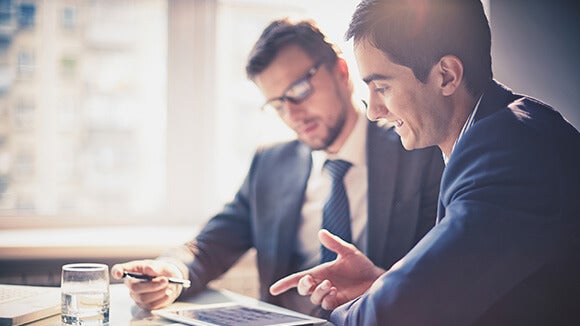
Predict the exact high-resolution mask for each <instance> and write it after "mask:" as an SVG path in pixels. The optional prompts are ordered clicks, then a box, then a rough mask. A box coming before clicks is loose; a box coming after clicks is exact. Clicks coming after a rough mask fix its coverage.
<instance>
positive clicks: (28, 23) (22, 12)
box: [18, 3, 36, 29]
mask: <svg viewBox="0 0 580 326" xmlns="http://www.w3.org/2000/svg"><path fill="white" fill-rule="evenodd" d="M35 15H36V5H35V4H34V3H21V4H19V5H18V25H19V27H20V28H22V29H30V28H33V27H34V21H35Z"/></svg>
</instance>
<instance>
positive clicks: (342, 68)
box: [334, 57, 349, 81]
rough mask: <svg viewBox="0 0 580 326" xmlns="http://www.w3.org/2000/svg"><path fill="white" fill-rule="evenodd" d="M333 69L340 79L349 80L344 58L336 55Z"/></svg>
mask: <svg viewBox="0 0 580 326" xmlns="http://www.w3.org/2000/svg"><path fill="white" fill-rule="evenodd" d="M334 69H335V72H336V76H337V77H339V78H340V80H347V81H348V80H349V72H348V65H347V64H346V60H344V58H341V57H338V60H337V61H336V65H335V68H334Z"/></svg>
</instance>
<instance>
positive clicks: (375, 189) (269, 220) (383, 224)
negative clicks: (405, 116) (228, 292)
mask: <svg viewBox="0 0 580 326" xmlns="http://www.w3.org/2000/svg"><path fill="white" fill-rule="evenodd" d="M311 165H312V161H311V150H310V148H309V147H307V146H306V145H305V144H303V143H302V142H300V141H297V140H295V141H290V142H286V143H282V144H277V145H274V146H270V147H266V148H262V149H260V150H258V151H257V153H256V154H255V156H254V158H253V160H252V164H251V167H250V170H249V172H248V175H247V176H246V178H245V180H244V182H243V184H242V186H241V188H240V189H239V191H238V192H237V194H236V195H235V198H234V200H233V201H232V202H230V203H228V204H227V205H226V206H225V207H224V209H223V211H222V212H220V213H219V214H217V215H216V216H215V217H213V218H212V219H211V220H210V221H209V222H208V223H207V225H206V226H205V227H204V228H203V230H202V231H201V232H200V233H199V235H198V236H197V237H196V239H195V240H194V241H192V242H190V243H188V244H187V245H186V246H184V247H183V248H182V250H181V251H180V252H177V251H173V252H172V253H170V254H168V255H169V256H171V257H173V258H177V259H179V260H180V261H182V262H184V263H185V264H186V265H187V266H188V269H189V271H188V273H189V277H190V279H192V280H193V282H192V283H193V284H194V285H195V286H192V289H191V290H190V291H189V292H192V291H193V292H195V291H199V290H200V289H202V288H203V286H205V285H206V283H208V282H209V281H211V280H213V279H215V278H217V277H219V276H220V275H221V274H223V273H224V272H226V271H227V270H228V269H229V268H230V267H231V266H232V265H233V264H234V263H235V262H236V261H237V260H238V259H239V258H240V257H241V256H242V255H243V254H244V253H245V252H246V251H247V250H248V249H250V248H252V247H254V248H256V251H257V263H258V272H259V277H260V297H261V299H263V300H265V301H268V302H271V303H276V304H280V305H284V306H287V307H289V308H292V309H298V310H299V307H297V306H292V301H291V300H286V299H288V298H287V297H286V296H287V295H292V294H291V293H290V294H285V295H281V296H277V297H273V296H272V295H270V293H269V291H268V288H269V287H270V285H271V284H273V283H274V282H275V281H276V280H278V279H280V278H282V277H284V276H287V275H289V274H291V273H294V272H297V271H298V266H297V265H298V264H297V261H296V259H295V258H296V253H295V249H296V241H297V229H298V223H299V221H300V214H301V210H302V203H303V201H304V193H305V190H306V184H307V181H308V178H309V175H310V170H311ZM367 165H368V194H369V196H368V223H367V232H368V236H367V241H368V243H367V248H368V250H367V252H366V254H367V255H368V256H369V257H370V258H371V259H372V261H373V262H374V263H375V264H377V265H379V266H382V267H383V268H389V267H390V266H391V265H392V264H393V263H394V262H396V261H397V260H398V259H400V258H401V257H402V256H403V255H404V254H405V253H407V251H409V250H410V249H411V248H412V247H413V246H414V245H415V244H416V243H417V242H418V241H419V240H420V239H421V238H422V237H423V235H425V233H427V231H428V230H429V229H431V227H433V225H434V224H435V219H436V211H437V198H438V194H439V186H440V181H441V174H442V171H443V160H442V155H441V152H440V150H439V149H438V148H436V147H431V148H428V149H424V150H418V151H406V150H405V149H404V148H403V147H402V145H401V142H400V138H399V136H398V135H397V134H396V133H395V132H394V131H393V130H392V129H387V128H385V127H379V126H378V125H377V124H376V123H371V122H369V126H368V130H367ZM312 241H315V242H318V239H316V238H315V239H312ZM164 258H167V257H164ZM186 272H187V271H186ZM290 292H291V291H290ZM294 295H295V294H294ZM300 299H301V300H303V301H308V298H300ZM302 312H306V313H310V312H311V311H302Z"/></svg>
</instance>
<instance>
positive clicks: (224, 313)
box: [152, 302, 326, 326]
mask: <svg viewBox="0 0 580 326" xmlns="http://www.w3.org/2000/svg"><path fill="white" fill-rule="evenodd" d="M152 313H153V314H155V315H158V316H161V317H164V318H167V319H170V320H174V321H178V322H180V323H185V324H187V325H198V326H217V325H222V326H229V325H231V326H234V325H235V326H266V325H277V326H295V325H320V324H324V323H326V320H324V319H320V318H315V317H311V316H308V315H304V314H299V313H296V312H293V311H289V310H282V311H279V310H274V309H269V308H266V307H263V306H258V305H244V304H241V303H238V302H227V303H218V304H207V305H196V306H181V307H178V308H166V309H163V310H154V311H152Z"/></svg>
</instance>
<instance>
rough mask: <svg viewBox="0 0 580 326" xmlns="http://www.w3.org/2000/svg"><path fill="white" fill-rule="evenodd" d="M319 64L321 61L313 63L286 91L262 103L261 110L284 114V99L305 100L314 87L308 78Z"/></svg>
mask: <svg viewBox="0 0 580 326" xmlns="http://www.w3.org/2000/svg"><path fill="white" fill-rule="evenodd" d="M321 65H322V61H321V62H318V63H317V64H315V65H314V67H312V68H310V70H308V72H307V73H306V75H304V77H302V78H300V79H298V80H297V81H295V82H294V83H293V84H292V85H290V86H289V87H288V88H287V89H286V91H284V94H283V95H282V96H280V97H276V98H273V99H271V100H269V101H268V102H266V103H265V104H264V105H262V110H273V111H276V112H278V114H280V115H285V114H286V113H287V106H286V103H285V102H286V101H288V102H291V103H294V104H300V103H302V102H303V101H304V100H306V99H307V98H308V97H309V96H310V95H311V94H312V91H313V90H314V87H312V84H311V83H310V79H311V78H312V76H314V74H316V72H317V71H318V69H319V68H320V66H321Z"/></svg>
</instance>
